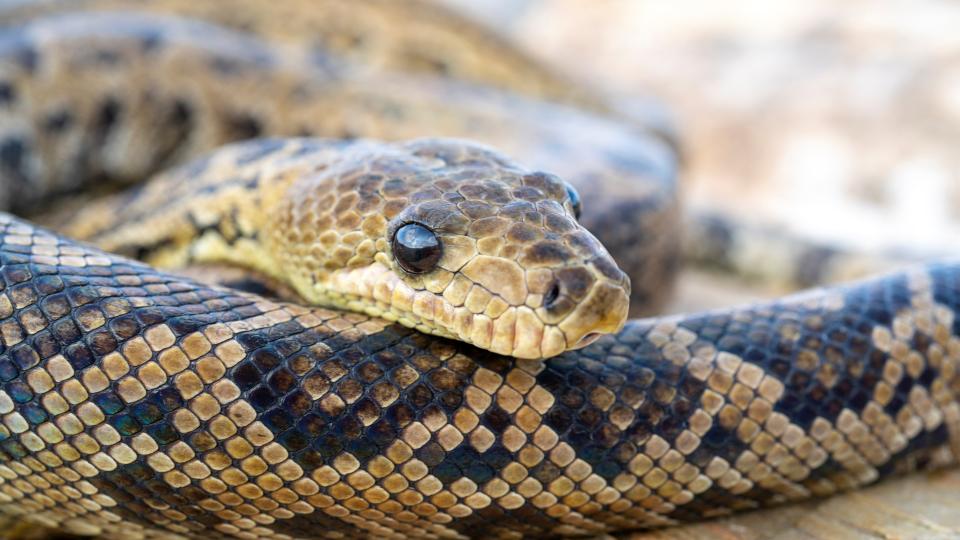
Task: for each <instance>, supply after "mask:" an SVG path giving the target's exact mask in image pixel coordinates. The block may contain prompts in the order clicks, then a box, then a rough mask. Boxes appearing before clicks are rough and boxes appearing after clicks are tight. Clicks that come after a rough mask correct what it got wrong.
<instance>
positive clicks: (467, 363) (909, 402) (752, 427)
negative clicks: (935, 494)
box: [0, 216, 960, 538]
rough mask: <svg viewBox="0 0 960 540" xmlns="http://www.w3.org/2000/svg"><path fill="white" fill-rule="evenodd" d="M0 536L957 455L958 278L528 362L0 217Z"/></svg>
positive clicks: (619, 491)
mask: <svg viewBox="0 0 960 540" xmlns="http://www.w3.org/2000/svg"><path fill="white" fill-rule="evenodd" d="M0 276H2V278H3V291H2V293H0V335H2V337H3V353H2V355H0V378H2V379H3V380H4V383H3V387H2V388H3V389H2V390H0V414H2V423H0V437H2V439H3V440H2V441H0V457H2V464H0V511H3V512H5V513H15V514H23V515H24V516H25V517H26V518H28V519H30V520H32V521H34V522H36V523H39V524H42V525H46V526H50V527H55V528H60V529H62V530H66V531H69V532H74V533H99V534H103V535H104V536H106V537H110V538H137V537H150V538H153V537H158V536H160V535H162V533H163V532H167V533H169V532H173V533H177V534H179V535H183V536H189V537H196V538H218V537H240V538H253V537H262V538H274V537H276V538H326V537H330V538H366V537H385V538H405V537H416V536H420V537H428V538H441V537H450V538H466V537H476V538H498V537H499V538H517V537H519V536H526V537H554V536H558V535H595V534H602V533H607V532H616V531H624V530H631V529H637V528H649V527H656V526H662V525H667V524H671V523H675V522H678V521H683V520H697V519H703V518H706V517H711V516H716V515H723V514H726V513H729V512H733V511H736V510H743V509H749V508H756V507H760V506H764V505H768V504H777V503H782V502H787V501H791V500H797V499H803V498H807V497H814V496H826V495H829V494H830V493H834V492H836V491H838V490H844V489H851V488H855V487H857V486H861V485H864V484H868V483H871V482H874V481H876V480H878V479H881V478H883V477H885V476H888V475H891V474H895V473H901V472H905V471H908V470H914V469H917V468H926V467H937V466H945V465H950V464H953V463H955V462H956V461H957V457H958V456H960V400H958V396H960V378H958V375H957V373H958V372H957V367H958V363H960V332H958V325H960V323H958V322H957V321H958V320H960V319H958V318H957V311H958V309H960V267H958V266H956V265H950V264H943V265H932V266H929V267H926V268H918V269H916V270H914V271H911V272H908V273H904V274H897V275H891V276H888V277H885V278H881V279H876V280H873V281H868V282H864V283H860V284H855V285H851V286H849V287H845V288H839V289H832V290H823V291H814V292H811V293H807V294H805V295H803V296H799V297H795V298H788V299H786V300H783V301H780V302H776V303H773V304H769V305H762V306H757V307H752V308H745V309H739V310H731V311H726V312H717V313H710V314H705V315H696V316H688V317H673V318H667V319H655V320H646V321H631V322H629V323H628V324H627V326H626V327H625V328H624V329H623V330H622V331H621V332H619V333H618V334H616V335H612V336H607V337H604V338H601V339H600V340H599V341H597V342H596V343H594V344H593V345H590V346H588V347H586V348H584V349H582V350H579V351H573V352H568V353H564V354H563V355H561V356H559V357H557V358H554V359H552V360H549V361H540V360H519V359H511V358H505V357H500V356H497V355H494V354H492V353H488V352H483V351H481V350H479V349H476V348H473V347H471V346H469V345H466V344H463V343H459V342H455V341H448V340H444V339H442V338H432V337H428V336H425V335H423V334H418V333H416V332H413V331H411V330H407V329H405V328H403V327H401V326H391V325H390V324H389V323H387V322H385V321H382V320H379V319H372V318H368V317H366V316H362V315H356V314H352V315H344V314H338V313H336V312H332V311H326V310H322V309H309V308H304V307H299V306H297V305H293V304H282V303H276V302H273V301H269V300H264V299H263V298H260V297H257V296H255V295H252V294H246V293H238V292H236V291H233V290H230V289H223V288H216V287H209V286H203V285H199V284H197V283H195V282H192V281H190V280H187V279H184V278H180V277H176V276H172V275H168V274H164V273H161V272H158V271H155V270H153V269H151V268H149V267H147V266H144V265H143V264H141V263H136V262H131V261H129V260H125V259H122V258H120V257H117V256H113V255H108V254H105V253H103V252H99V251H96V250H93V249H92V248H88V247H84V246H81V245H78V244H75V243H73V242H71V241H69V240H65V239H63V238H60V237H57V236H54V235H52V234H50V233H47V232H44V231H42V230H40V229H37V228H35V227H33V226H31V225H29V224H27V223H26V222H21V221H17V220H15V219H13V218H10V217H5V216H4V217H2V218H0Z"/></svg>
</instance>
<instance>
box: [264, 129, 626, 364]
mask: <svg viewBox="0 0 960 540" xmlns="http://www.w3.org/2000/svg"><path fill="white" fill-rule="evenodd" d="M288 193H289V196H288V197H286V199H285V202H284V204H283V205H281V208H279V211H278V212H275V214H276V215H278V216H279V218H278V219H280V220H281V221H282V226H279V227H276V228H275V229H276V230H278V231H280V232H279V233H278V235H274V236H279V240H278V241H275V242H274V243H275V244H278V245H279V247H276V248H275V251H277V252H279V253H281V257H280V259H281V261H282V262H281V264H282V265H283V266H284V271H285V273H287V274H288V275H291V276H294V279H293V285H294V287H295V288H296V289H297V290H298V291H299V292H300V294H301V295H303V296H304V297H305V298H306V299H307V300H310V301H313V302H315V303H318V304H327V305H333V306H336V307H341V308H346V309H350V310H354V311H362V312H365V313H367V314H371V315H375V316H379V317H383V318H386V319H388V320H392V321H396V322H399V323H400V324H403V325H405V326H408V327H412V328H416V329H418V330H421V331H423V332H427V333H431V334H435V335H440V336H445V337H451V338H454V339H458V340H461V341H465V342H468V343H471V344H473V345H476V346H478V347H481V348H484V349H488V350H491V351H493V352H496V353H500V354H505V355H511V356H516V357H520V358H548V357H550V356H554V355H557V354H559V353H561V352H563V351H565V350H569V349H574V348H579V347H582V346H584V345H587V344H589V343H590V342H592V341H593V340H595V339H596V338H597V337H599V336H600V335H601V334H605V333H611V332H616V331H618V330H619V329H620V328H621V327H622V326H623V324H624V322H625V321H626V318H627V310H628V298H629V293H630V282H629V278H628V277H627V276H626V274H624V273H623V272H622V271H621V270H620V269H619V268H618V267H617V265H616V263H614V261H613V258H612V257H611V256H610V254H609V253H608V252H607V251H606V249H605V248H604V247H603V246H602V245H601V244H600V242H599V241H598V240H597V239H596V238H595V237H594V236H593V235H592V234H590V233H589V232H588V231H587V230H586V229H584V228H583V227H582V226H580V225H579V223H578V222H577V214H578V212H579V197H578V196H577V194H576V191H575V190H574V189H573V188H572V187H571V186H570V185H568V184H567V183H566V182H564V181H562V180H561V179H559V178H557V177H556V176H553V175H551V174H546V173H542V172H531V171H529V170H526V169H524V168H522V167H521V166H519V165H517V164H516V163H514V162H512V161H510V160H508V159H507V158H505V157H503V156H502V155H500V154H498V153H496V152H494V151H492V150H490V149H488V148H486V147H483V146H480V145H476V144H473V143H467V142H463V141H457V140H438V139H425V140H416V141H412V142H408V143H402V144H392V145H391V144H380V143H372V142H360V143H357V144H355V145H353V146H352V147H351V148H350V149H349V150H347V155H345V156H344V157H343V159H341V160H339V161H338V163H337V165H335V166H331V167H328V168H326V169H324V170H322V171H320V172H318V173H317V174H316V175H314V176H312V177H306V178H304V180H303V181H301V182H297V183H296V184H294V185H293V186H291V189H290V190H289V191H288ZM289 231H299V232H297V233H290V232H289ZM304 239H306V240H308V242H306V243H305V242H304Z"/></svg>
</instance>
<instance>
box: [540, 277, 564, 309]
mask: <svg viewBox="0 0 960 540" xmlns="http://www.w3.org/2000/svg"><path fill="white" fill-rule="evenodd" d="M559 299H560V283H558V282H556V281H554V282H553V284H552V285H550V289H549V290H548V291H547V294H545V295H543V307H545V308H547V309H550V308H551V307H553V305H554V304H555V303H556V302H557V300H559Z"/></svg>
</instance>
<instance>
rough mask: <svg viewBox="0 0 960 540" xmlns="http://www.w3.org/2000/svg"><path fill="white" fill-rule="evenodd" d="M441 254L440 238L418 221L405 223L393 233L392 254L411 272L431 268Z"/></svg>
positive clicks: (427, 270)
mask: <svg viewBox="0 0 960 540" xmlns="http://www.w3.org/2000/svg"><path fill="white" fill-rule="evenodd" d="M442 254H443V248H442V247H441V246H440V239H439V238H437V235H436V234H434V232H433V231H431V230H430V229H428V228H426V227H424V226H423V225H421V224H419V223H407V224H406V225H404V226H403V227H400V228H399V229H397V232H396V234H394V235H393V256H394V258H395V259H397V264H399V265H400V268H403V269H404V270H406V271H407V272H409V273H411V274H422V273H424V272H429V271H430V270H433V268H434V267H435V266H436V265H437V262H439V261H440V255H442Z"/></svg>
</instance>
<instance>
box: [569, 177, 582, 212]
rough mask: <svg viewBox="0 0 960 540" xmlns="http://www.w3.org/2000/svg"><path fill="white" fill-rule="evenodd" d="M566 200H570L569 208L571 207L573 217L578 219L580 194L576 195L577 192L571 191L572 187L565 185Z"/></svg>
mask: <svg viewBox="0 0 960 540" xmlns="http://www.w3.org/2000/svg"><path fill="white" fill-rule="evenodd" d="M567 198H568V199H570V206H572V207H573V217H575V218H577V220H579V219H580V210H581V208H580V194H579V193H577V190H575V189H573V186H571V185H570V184H567Z"/></svg>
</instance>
